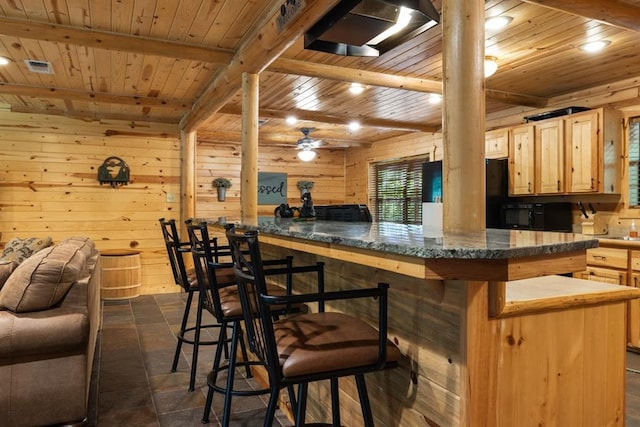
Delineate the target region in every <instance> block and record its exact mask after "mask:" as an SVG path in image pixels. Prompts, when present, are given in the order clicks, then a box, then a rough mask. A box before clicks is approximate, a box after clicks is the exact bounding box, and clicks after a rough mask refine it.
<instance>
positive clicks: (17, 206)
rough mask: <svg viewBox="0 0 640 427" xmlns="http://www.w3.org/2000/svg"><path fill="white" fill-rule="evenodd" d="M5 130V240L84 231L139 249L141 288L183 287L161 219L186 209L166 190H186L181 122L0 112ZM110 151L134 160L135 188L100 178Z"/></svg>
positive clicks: (1, 226)
mask: <svg viewBox="0 0 640 427" xmlns="http://www.w3.org/2000/svg"><path fill="white" fill-rule="evenodd" d="M0 127H1V128H2V132H1V133H0V165H1V167H0V173H1V175H0V186H1V189H0V232H1V233H2V237H1V240H2V242H3V243H6V242H8V241H9V240H11V239H12V238H14V237H20V238H26V237H30V236H51V237H52V238H53V240H54V241H59V240H62V239H64V238H65V237H69V236H72V235H75V236H78V235H81V236H88V237H90V238H92V239H93V240H94V241H95V242H96V246H97V247H98V249H100V250H105V249H124V248H127V249H136V250H139V251H141V263H142V282H143V288H142V292H143V293H162V292H176V291H178V287H177V286H176V285H175V284H173V280H172V279H171V277H172V276H171V271H170V269H169V267H168V262H167V256H166V252H165V249H164V246H163V243H162V238H161V234H160V229H159V225H158V218H160V217H163V216H170V215H172V214H173V213H174V212H177V213H178V214H179V212H180V206H179V202H177V201H176V202H173V203H171V202H168V201H167V194H174V195H176V196H179V194H180V166H181V165H180V141H179V139H178V136H177V130H176V128H175V126H172V125H160V124H139V123H129V122H115V121H104V120H103V121H84V120H78V119H71V118H66V117H61V116H49V115H37V114H22V113H11V112H0ZM108 135H112V136H108ZM110 156H117V157H120V158H122V159H123V160H124V161H125V162H126V163H127V164H128V166H129V168H130V171H131V174H130V178H131V183H130V184H129V185H126V186H122V187H120V188H111V187H110V186H109V185H102V186H101V185H100V184H99V182H98V181H97V173H98V168H99V167H100V165H102V163H103V162H104V160H105V159H106V158H107V157H110ZM176 200H179V198H176Z"/></svg>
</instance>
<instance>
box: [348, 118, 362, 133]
mask: <svg viewBox="0 0 640 427" xmlns="http://www.w3.org/2000/svg"><path fill="white" fill-rule="evenodd" d="M349 130H350V131H353V132H355V131H357V130H360V123H358V122H356V121H353V122H351V123H349Z"/></svg>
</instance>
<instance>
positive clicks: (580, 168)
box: [509, 108, 622, 196]
mask: <svg viewBox="0 0 640 427" xmlns="http://www.w3.org/2000/svg"><path fill="white" fill-rule="evenodd" d="M509 139H510V141H509V146H510V149H509V178H510V186H509V193H510V194H511V195H514V196H518V195H520V196H523V195H537V194H539V195H553V194H582V193H599V194H604V193H607V194H609V193H620V179H621V176H620V171H621V165H622V156H621V147H622V114H621V113H620V112H619V111H617V110H612V109H605V108H598V109H595V110H589V111H585V112H581V113H575V114H572V115H568V116H563V117H559V118H553V119H547V120H541V121H539V122H534V123H529V124H526V125H520V126H515V127H511V128H509Z"/></svg>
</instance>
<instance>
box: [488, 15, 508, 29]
mask: <svg viewBox="0 0 640 427" xmlns="http://www.w3.org/2000/svg"><path fill="white" fill-rule="evenodd" d="M511 21H513V18H512V17H510V16H506V15H501V16H492V17H491V18H487V19H486V20H485V21H484V28H485V29H487V30H501V29H503V28H504V27H506V26H507V25H509V23H510V22H511Z"/></svg>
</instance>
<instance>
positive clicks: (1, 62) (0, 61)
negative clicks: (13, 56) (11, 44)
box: [0, 56, 9, 65]
mask: <svg viewBox="0 0 640 427" xmlns="http://www.w3.org/2000/svg"><path fill="white" fill-rule="evenodd" d="M0 65H9V59H8V58H5V57H4V56H0Z"/></svg>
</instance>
